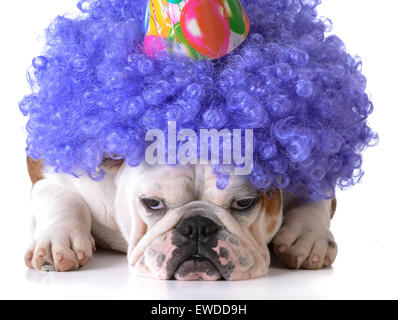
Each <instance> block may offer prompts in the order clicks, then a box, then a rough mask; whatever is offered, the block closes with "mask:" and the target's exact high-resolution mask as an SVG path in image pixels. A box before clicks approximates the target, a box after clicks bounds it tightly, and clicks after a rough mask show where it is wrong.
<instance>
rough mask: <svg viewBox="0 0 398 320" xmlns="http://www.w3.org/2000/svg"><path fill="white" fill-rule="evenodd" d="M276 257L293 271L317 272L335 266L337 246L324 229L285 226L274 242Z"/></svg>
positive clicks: (329, 233)
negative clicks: (306, 270) (307, 270)
mask: <svg viewBox="0 0 398 320" xmlns="http://www.w3.org/2000/svg"><path fill="white" fill-rule="evenodd" d="M273 245H274V253H275V255H276V256H277V257H278V258H279V259H280V260H282V261H283V262H284V263H286V264H287V265H288V266H289V267H290V268H293V269H300V268H302V269H309V270H317V269H321V268H323V267H329V266H331V265H332V264H333V262H334V260H335V258H336V255H337V244H336V242H335V241H334V238H333V235H332V233H331V232H330V231H329V230H328V229H327V228H323V227H316V228H308V227H304V226H299V225H290V226H289V225H286V226H283V227H282V228H281V229H280V231H279V232H278V233H277V235H276V236H275V238H274V240H273Z"/></svg>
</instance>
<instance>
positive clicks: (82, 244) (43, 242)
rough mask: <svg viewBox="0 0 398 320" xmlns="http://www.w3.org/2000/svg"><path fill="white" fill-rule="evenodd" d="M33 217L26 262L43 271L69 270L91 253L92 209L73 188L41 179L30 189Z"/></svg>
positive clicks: (79, 264)
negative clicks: (32, 231)
mask: <svg viewBox="0 0 398 320" xmlns="http://www.w3.org/2000/svg"><path fill="white" fill-rule="evenodd" d="M32 207H33V215H34V219H35V224H36V226H35V230H34V233H33V241H32V244H31V245H30V247H29V249H28V251H27V253H26V255H25V262H26V265H27V266H28V267H30V268H32V269H37V270H45V271H71V270H77V269H78V268H79V267H82V266H84V265H86V264H87V263H88V262H89V260H90V258H91V257H92V252H93V249H94V240H93V238H92V237H91V234H90V230H91V213H90V210H89V208H88V205H87V204H86V202H85V201H84V200H83V198H82V197H80V195H79V194H78V193H76V192H74V191H73V190H72V189H68V188H67V187H64V186H62V185H59V184H57V183H54V182H52V181H51V180H49V179H43V180H40V181H38V182H37V183H35V184H34V186H33V189H32Z"/></svg>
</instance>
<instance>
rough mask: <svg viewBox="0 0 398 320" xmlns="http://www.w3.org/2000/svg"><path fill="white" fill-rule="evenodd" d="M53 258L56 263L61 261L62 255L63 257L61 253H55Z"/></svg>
mask: <svg viewBox="0 0 398 320" xmlns="http://www.w3.org/2000/svg"><path fill="white" fill-rule="evenodd" d="M55 258H56V259H57V260H58V261H61V260H62V259H63V258H64V255H63V254H62V253H60V252H57V253H56V254H55Z"/></svg>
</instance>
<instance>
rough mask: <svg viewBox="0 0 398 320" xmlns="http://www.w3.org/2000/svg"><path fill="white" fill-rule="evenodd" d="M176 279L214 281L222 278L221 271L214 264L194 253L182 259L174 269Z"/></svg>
mask: <svg viewBox="0 0 398 320" xmlns="http://www.w3.org/2000/svg"><path fill="white" fill-rule="evenodd" d="M174 278H175V279H176V280H185V281H189V280H191V281H193V280H205V281H215V280H220V279H222V278H223V277H222V275H221V272H220V271H219V270H218V268H217V267H216V265H215V264H214V263H213V262H211V261H210V260H209V259H206V258H204V257H202V256H201V255H199V254H196V255H195V256H194V257H191V258H189V259H187V260H185V261H183V262H182V263H181V264H180V265H179V266H178V267H177V269H176V271H175V273H174Z"/></svg>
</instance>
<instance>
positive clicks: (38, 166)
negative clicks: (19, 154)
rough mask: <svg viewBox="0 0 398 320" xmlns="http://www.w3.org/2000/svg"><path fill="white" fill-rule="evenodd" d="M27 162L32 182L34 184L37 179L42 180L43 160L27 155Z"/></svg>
mask: <svg viewBox="0 0 398 320" xmlns="http://www.w3.org/2000/svg"><path fill="white" fill-rule="evenodd" d="M27 163H28V172H29V176H30V180H31V181H32V184H35V183H36V182H37V181H40V180H42V179H43V178H44V177H43V160H41V159H40V160H33V159H32V158H30V157H27Z"/></svg>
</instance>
